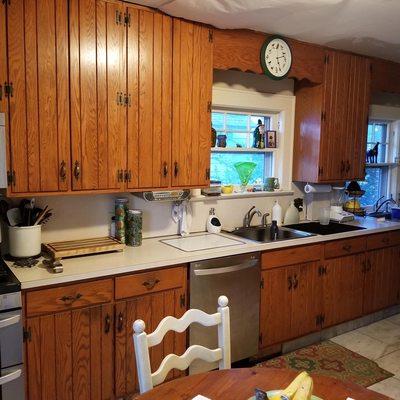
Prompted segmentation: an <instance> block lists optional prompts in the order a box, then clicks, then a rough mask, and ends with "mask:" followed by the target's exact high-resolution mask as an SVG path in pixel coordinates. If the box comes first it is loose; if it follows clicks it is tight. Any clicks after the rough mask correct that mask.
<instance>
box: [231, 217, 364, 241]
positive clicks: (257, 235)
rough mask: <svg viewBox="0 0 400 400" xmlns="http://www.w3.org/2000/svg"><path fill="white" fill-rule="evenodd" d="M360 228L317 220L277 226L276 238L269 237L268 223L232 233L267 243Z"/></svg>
mask: <svg viewBox="0 0 400 400" xmlns="http://www.w3.org/2000/svg"><path fill="white" fill-rule="evenodd" d="M361 229H365V228H363V227H360V226H353V225H346V224H339V223H337V222H330V223H329V224H328V225H321V224H320V223H319V222H305V223H300V224H293V225H285V226H283V227H279V231H278V235H277V238H276V239H271V236H270V225H268V226H266V227H264V226H251V227H243V228H237V229H235V230H234V231H233V232H232V233H233V234H234V235H236V236H240V237H243V238H245V239H249V240H254V241H256V242H262V243H268V242H276V241H282V240H291V239H300V238H305V237H310V236H315V235H333V234H335V233H342V232H351V231H358V230H361Z"/></svg>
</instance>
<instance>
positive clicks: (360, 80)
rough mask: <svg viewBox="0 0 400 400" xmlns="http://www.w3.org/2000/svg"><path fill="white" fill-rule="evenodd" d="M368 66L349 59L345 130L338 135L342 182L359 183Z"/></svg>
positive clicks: (367, 62)
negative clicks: (342, 162) (340, 148)
mask: <svg viewBox="0 0 400 400" xmlns="http://www.w3.org/2000/svg"><path fill="white" fill-rule="evenodd" d="M370 84H371V62H370V60H369V59H368V58H366V57H360V56H355V55H352V56H351V59H350V82H349V94H348V96H347V103H348V105H347V129H346V134H345V135H342V140H343V146H344V148H343V156H344V162H345V172H344V176H343V177H344V178H345V179H349V180H351V179H359V180H363V179H364V176H365V159H366V145H367V130H368V114H369V103H370Z"/></svg>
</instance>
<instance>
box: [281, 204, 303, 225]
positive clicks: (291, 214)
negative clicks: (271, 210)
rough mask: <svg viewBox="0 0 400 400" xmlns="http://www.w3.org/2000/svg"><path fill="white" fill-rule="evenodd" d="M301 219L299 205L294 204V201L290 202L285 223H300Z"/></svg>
mask: <svg viewBox="0 0 400 400" xmlns="http://www.w3.org/2000/svg"><path fill="white" fill-rule="evenodd" d="M299 221H300V214H299V210H298V209H297V207H296V206H295V205H294V201H291V202H290V205H289V208H288V209H287V210H286V213H285V218H284V220H283V223H284V224H285V225H287V224H298V223H299Z"/></svg>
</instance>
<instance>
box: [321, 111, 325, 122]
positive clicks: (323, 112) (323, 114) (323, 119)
mask: <svg viewBox="0 0 400 400" xmlns="http://www.w3.org/2000/svg"><path fill="white" fill-rule="evenodd" d="M321 121H326V113H325V111H322V112H321Z"/></svg>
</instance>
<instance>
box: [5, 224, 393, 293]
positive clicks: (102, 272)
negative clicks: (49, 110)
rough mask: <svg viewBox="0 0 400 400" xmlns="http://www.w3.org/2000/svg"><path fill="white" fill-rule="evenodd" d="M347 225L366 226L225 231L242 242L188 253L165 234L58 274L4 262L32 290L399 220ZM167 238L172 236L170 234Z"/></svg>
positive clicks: (67, 264)
mask: <svg viewBox="0 0 400 400" xmlns="http://www.w3.org/2000/svg"><path fill="white" fill-rule="evenodd" d="M348 224H351V225H358V226H362V227H365V228H367V229H363V230H359V231H352V232H345V233H338V234H334V235H325V236H322V235H316V236H310V237H306V238H301V239H293V240H286V241H280V242H274V243H258V242H253V241H250V240H246V239H243V238H241V237H240V238H239V237H238V236H233V235H230V234H228V233H222V235H224V236H227V237H230V238H235V239H239V240H240V241H242V242H243V243H242V244H238V245H236V246H229V247H219V248H215V249H209V250H199V251H191V252H185V251H182V250H179V249H177V248H174V247H171V246H169V245H167V244H165V243H162V242H161V240H165V239H166V237H162V238H152V239H145V240H143V244H142V246H140V247H128V246H127V247H126V248H125V250H124V251H123V252H118V253H108V254H98V255H93V256H83V257H76V258H69V259H63V260H62V265H63V267H64V271H63V272H62V273H58V274H55V273H53V272H51V271H50V270H48V269H47V268H46V267H45V266H44V265H43V264H42V263H41V262H40V263H39V264H37V265H36V266H34V267H32V268H19V267H14V266H13V262H6V263H7V265H8V266H9V267H10V268H11V270H12V272H13V273H14V275H15V276H16V277H17V279H18V280H19V281H20V282H21V287H22V289H32V288H37V287H41V286H47V285H55V284H60V283H68V282H73V281H79V280H83V279H91V278H101V277H106V276H111V275H117V274H123V273H127V272H137V271H141V270H148V269H152V268H158V267H165V266H170V265H177V264H183V263H189V262H193V261H199V260H206V259H210V258H216V257H225V256H230V255H234V254H241V253H250V252H256V251H267V250H272V249H277V248H284V247H293V246H299V245H305V244H312V243H320V242H326V241H330V240H336V239H343V238H347V237H355V236H361V235H368V234H372V233H378V232H383V231H390V230H396V229H400V222H390V221H385V222H378V221H377V220H376V219H375V218H357V220H356V221H353V222H351V223H348ZM198 234H200V235H201V234H204V232H202V233H198ZM193 235H196V234H193ZM170 237H171V238H173V237H174V236H170ZM175 237H177V236H175Z"/></svg>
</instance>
